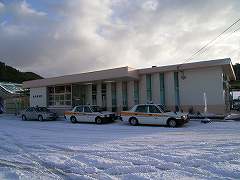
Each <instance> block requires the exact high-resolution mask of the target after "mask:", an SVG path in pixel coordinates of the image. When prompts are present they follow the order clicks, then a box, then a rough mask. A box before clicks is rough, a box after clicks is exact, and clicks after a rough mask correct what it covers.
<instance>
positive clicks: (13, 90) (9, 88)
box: [0, 82, 24, 94]
mask: <svg viewBox="0 0 240 180" xmlns="http://www.w3.org/2000/svg"><path fill="white" fill-rule="evenodd" d="M0 88H1V89H2V90H4V91H6V92H7V93H10V94H18V93H19V92H22V91H24V90H23V88H22V84H17V83H7V82H0Z"/></svg>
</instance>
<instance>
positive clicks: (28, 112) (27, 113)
mask: <svg viewBox="0 0 240 180" xmlns="http://www.w3.org/2000/svg"><path fill="white" fill-rule="evenodd" d="M24 115H25V116H26V118H27V119H31V107H29V108H27V109H26V111H25V112H24Z"/></svg>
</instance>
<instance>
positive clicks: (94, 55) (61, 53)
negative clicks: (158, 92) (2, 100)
mask: <svg viewBox="0 0 240 180" xmlns="http://www.w3.org/2000/svg"><path fill="white" fill-rule="evenodd" d="M238 18H240V1H239V0H201V1H200V0H0V60H1V61H4V62H5V63H6V64H9V65H11V66H14V67H16V68H18V69H20V70H23V71H33V72H36V73H39V74H40V75H42V76H44V77H50V76H57V75H63V74H72V73H79V72H86V71H92V70H99V69H105V68H112V67H118V66H125V65H129V66H131V67H136V68H140V67H150V66H152V65H157V66H160V65H167V64H175V63H182V62H183V61H184V60H185V59H186V58H188V57H189V56H191V55H192V54H193V53H194V52H195V51H197V50H198V49H199V48H201V47H202V46H203V45H204V44H206V43H207V42H208V41H209V40H211V39H213V38H214V37H216V36H217V35H218V34H220V33H221V32H222V31H223V30H225V29H226V28H227V27H228V26H230V25H231V24H232V23H233V22H234V21H236V20H237V19H238ZM239 27H240V22H239V23H238V24H237V25H236V26H234V27H233V28H231V29H230V30H229V31H228V32H227V33H226V34H225V35H224V36H222V37H221V38H220V39H218V41H216V42H215V43H214V44H213V45H212V46H210V48H209V49H207V50H206V51H204V52H203V53H201V54H200V55H198V56H196V57H194V59H193V60H192V61H198V60H208V59H215V58H224V57H230V58H231V59H232V61H233V63H236V62H238V61H239V58H240V30H239V31H236V32H235V33H232V32H233V31H235V30H236V29H237V28H239Z"/></svg>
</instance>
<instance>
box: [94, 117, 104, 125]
mask: <svg viewBox="0 0 240 180" xmlns="http://www.w3.org/2000/svg"><path fill="white" fill-rule="evenodd" d="M95 122H96V124H102V123H103V120H102V118H100V117H97V118H96V120H95Z"/></svg>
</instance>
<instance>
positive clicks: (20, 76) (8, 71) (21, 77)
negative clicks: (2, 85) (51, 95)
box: [0, 62, 43, 83]
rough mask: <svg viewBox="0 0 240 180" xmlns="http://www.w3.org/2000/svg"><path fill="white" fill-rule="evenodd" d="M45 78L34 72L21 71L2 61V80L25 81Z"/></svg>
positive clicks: (0, 68) (0, 76)
mask: <svg viewBox="0 0 240 180" xmlns="http://www.w3.org/2000/svg"><path fill="white" fill-rule="evenodd" d="M35 79H43V77H41V76H39V75H38V74H35V73H33V72H21V71H19V70H17V69H15V68H13V67H11V66H8V65H6V64H5V63H3V62H0V81H4V82H14V83H22V82H23V81H28V80H35Z"/></svg>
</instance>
